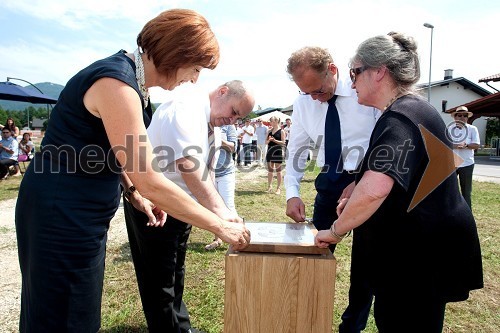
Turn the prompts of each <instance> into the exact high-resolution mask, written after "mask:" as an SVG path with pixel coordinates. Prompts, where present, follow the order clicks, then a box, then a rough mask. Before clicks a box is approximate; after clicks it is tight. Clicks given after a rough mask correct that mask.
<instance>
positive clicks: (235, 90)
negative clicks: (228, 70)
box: [222, 80, 247, 98]
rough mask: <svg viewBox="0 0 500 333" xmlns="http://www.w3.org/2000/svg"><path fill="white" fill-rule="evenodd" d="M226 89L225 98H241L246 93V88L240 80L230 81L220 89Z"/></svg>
mask: <svg viewBox="0 0 500 333" xmlns="http://www.w3.org/2000/svg"><path fill="white" fill-rule="evenodd" d="M224 86H225V87H228V88H229V90H228V91H227V97H238V98H240V97H243V96H245V94H246V93H247V89H246V87H245V86H244V85H243V82H242V81H240V80H231V81H228V82H226V83H224V84H223V85H222V87H224Z"/></svg>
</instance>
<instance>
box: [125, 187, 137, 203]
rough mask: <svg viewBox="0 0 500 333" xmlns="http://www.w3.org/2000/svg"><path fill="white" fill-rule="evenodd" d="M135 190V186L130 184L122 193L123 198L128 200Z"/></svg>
mask: <svg viewBox="0 0 500 333" xmlns="http://www.w3.org/2000/svg"><path fill="white" fill-rule="evenodd" d="M135 191H136V189H135V186H134V185H132V186H130V187H129V188H128V190H127V191H126V192H125V193H124V194H123V196H124V197H125V200H127V201H128V202H130V196H131V195H132V194H133V193H134V192H135Z"/></svg>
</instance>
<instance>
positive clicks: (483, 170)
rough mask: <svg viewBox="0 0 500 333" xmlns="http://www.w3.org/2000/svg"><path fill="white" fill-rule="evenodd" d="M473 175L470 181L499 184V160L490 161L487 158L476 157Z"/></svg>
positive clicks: (490, 159)
mask: <svg viewBox="0 0 500 333" xmlns="http://www.w3.org/2000/svg"><path fill="white" fill-rule="evenodd" d="M474 160H475V162H476V164H475V165H474V173H473V175H472V179H474V180H477V181H481V182H493V183H499V184H500V159H499V158H497V159H492V158H490V157H488V156H476V157H475V158H474Z"/></svg>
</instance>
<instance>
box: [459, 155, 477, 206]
mask: <svg viewBox="0 0 500 333" xmlns="http://www.w3.org/2000/svg"><path fill="white" fill-rule="evenodd" d="M473 172H474V164H471V165H468V166H466V167H463V168H457V176H458V180H459V183H460V192H462V196H463V197H464V199H465V202H467V204H468V205H469V207H470V208H472V200H471V194H472V173H473Z"/></svg>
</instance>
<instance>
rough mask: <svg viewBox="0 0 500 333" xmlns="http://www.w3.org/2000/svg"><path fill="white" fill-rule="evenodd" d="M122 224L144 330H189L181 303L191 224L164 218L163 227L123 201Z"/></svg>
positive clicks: (187, 320) (182, 332)
mask: <svg viewBox="0 0 500 333" xmlns="http://www.w3.org/2000/svg"><path fill="white" fill-rule="evenodd" d="M123 206H124V212H125V221H126V224H127V232H128V237H129V242H130V249H131V252H132V259H133V261H134V267H135V272H136V276H137V283H138V285H139V292H140V294H141V301H142V307H143V310H144V315H145V316H146V321H147V323H148V330H149V332H151V333H155V332H163V333H164V332H172V333H185V332H188V331H189V330H190V328H191V323H190V320H189V313H188V310H187V308H186V304H184V302H183V300H182V295H183V292H184V274H185V259H186V249H187V241H188V238H189V234H190V232H191V225H190V224H187V223H184V222H182V221H179V220H177V219H175V218H173V217H171V216H168V218H167V222H166V223H165V225H164V226H163V228H154V227H148V226H146V223H147V221H148V220H147V218H146V215H145V214H144V213H142V212H139V211H138V210H136V209H135V208H134V207H133V206H132V205H131V204H130V203H128V202H127V201H126V200H123Z"/></svg>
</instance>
